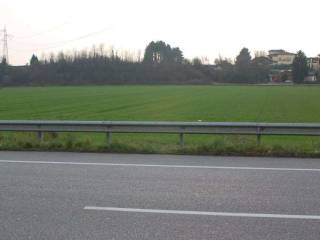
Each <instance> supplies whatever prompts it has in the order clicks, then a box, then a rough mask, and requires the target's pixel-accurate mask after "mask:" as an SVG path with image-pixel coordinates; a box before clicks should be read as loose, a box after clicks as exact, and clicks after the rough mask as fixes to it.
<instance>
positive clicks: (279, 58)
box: [268, 49, 296, 65]
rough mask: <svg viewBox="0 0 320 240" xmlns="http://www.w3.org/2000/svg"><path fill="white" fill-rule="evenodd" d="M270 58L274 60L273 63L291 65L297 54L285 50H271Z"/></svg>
mask: <svg viewBox="0 0 320 240" xmlns="http://www.w3.org/2000/svg"><path fill="white" fill-rule="evenodd" d="M268 56H269V58H270V59H271V60H272V61H273V65H291V64H292V63H293V60H294V58H295V57H296V54H294V53H290V52H287V51H285V50H282V49H280V50H270V51H269V55H268Z"/></svg>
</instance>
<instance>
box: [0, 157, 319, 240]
mask: <svg viewBox="0 0 320 240" xmlns="http://www.w3.org/2000/svg"><path fill="white" fill-rule="evenodd" d="M0 239H6V240H7V239H8V240H10V239H15V240H16V239H23V240H25V239H33V240H37V239H39V240H40V239H41V240H43V239H46V240H55V239H59V240H60V239H61V240H65V239H74V240H82V239H83V240H84V239H86V240H87V239H95V240H96V239H97V240H105V239H107V240H109V239H115V240H118V239H119V240H126V239H139V240H144V239H145V240H151V239H159V240H160V239H161V240H163V239H184V240H185V239H195V240H203V239H219V240H220V239H222V240H235V239H241V240H242V239H246V240H248V239H252V240H262V239H272V240H273V239H279V240H280V239H281V240H285V239H290V240H292V239H293V240H301V239H304V240H309V239H314V240H319V239H320V160H319V159H288V158H286V159H285V158H282V159H281V158H243V157H242V158H236V157H199V156H169V155H126V154H86V153H32V152H0Z"/></svg>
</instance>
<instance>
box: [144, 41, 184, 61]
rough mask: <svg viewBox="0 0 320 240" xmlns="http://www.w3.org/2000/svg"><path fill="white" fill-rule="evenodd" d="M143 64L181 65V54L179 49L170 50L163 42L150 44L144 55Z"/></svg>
mask: <svg viewBox="0 0 320 240" xmlns="http://www.w3.org/2000/svg"><path fill="white" fill-rule="evenodd" d="M143 62H144V63H149V64H174V63H177V64H182V62H183V53H182V51H181V50H180V49H179V48H171V46H170V45H169V44H166V43H165V42H163V41H158V42H153V41H152V42H150V43H149V44H148V46H147V47H146V50H145V54H144V59H143Z"/></svg>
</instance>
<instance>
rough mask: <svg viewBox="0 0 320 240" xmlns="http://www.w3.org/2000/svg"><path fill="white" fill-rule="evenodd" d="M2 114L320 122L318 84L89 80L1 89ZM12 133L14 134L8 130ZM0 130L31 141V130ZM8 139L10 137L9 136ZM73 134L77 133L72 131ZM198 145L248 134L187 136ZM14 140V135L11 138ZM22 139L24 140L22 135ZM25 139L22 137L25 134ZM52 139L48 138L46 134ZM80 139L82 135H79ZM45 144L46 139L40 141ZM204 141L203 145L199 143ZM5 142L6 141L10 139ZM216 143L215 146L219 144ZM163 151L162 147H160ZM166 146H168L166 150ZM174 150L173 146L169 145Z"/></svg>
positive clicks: (306, 142)
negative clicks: (81, 83) (144, 83)
mask: <svg viewBox="0 0 320 240" xmlns="http://www.w3.org/2000/svg"><path fill="white" fill-rule="evenodd" d="M0 119H2V120H29V119H37V120H40V119H41V120H143V121H158V120H161V121H198V120H201V121H254V122H256V121H257V122H320V87H318V86H90V87H43V88H42V87H26V88H22V87H21V88H2V89H0ZM9 135H10V134H9ZM78 135H79V136H78V137H77V138H78V139H81V140H82V141H86V143H87V144H88V143H89V142H90V144H91V143H92V142H100V144H102V142H104V136H101V135H90V134H86V135H84V134H78ZM7 136H8V134H6V135H5V136H2V142H6V141H9V140H10V139H9V138H13V139H15V141H17V139H24V141H26V142H28V141H31V140H29V138H31V136H30V134H29V135H26V134H24V135H23V136H21V135H19V137H17V135H12V134H11V135H10V137H7ZM8 139H9V140H8ZM72 139H74V137H72ZM186 140H187V145H186V146H188V144H189V146H190V147H194V146H195V145H197V146H198V147H199V146H200V145H201V144H202V145H205V147H206V148H210V146H213V147H212V148H214V146H216V145H217V144H218V145H219V144H220V145H224V144H226V142H228V144H229V143H230V144H231V145H239V144H242V143H243V142H244V144H245V145H246V146H247V145H252V144H254V143H255V139H252V137H251V138H249V137H221V136H219V137H216V136H189V137H188V138H187V139H186ZM10 141H12V139H11V140H10ZM19 141H20V140H19ZM21 141H22V140H21ZM48 141H49V140H48ZM79 141H80V140H79ZM115 142H116V143H117V142H118V143H123V144H128V143H132V142H135V143H136V144H140V145H143V146H144V147H145V146H146V145H148V146H147V148H153V149H161V148H163V149H167V148H168V146H172V145H174V146H175V148H178V146H176V143H177V137H176V136H168V135H137V136H134V135H121V136H115ZM263 142H264V144H265V145H273V146H276V147H278V148H279V146H286V147H290V148H296V146H299V147H300V146H303V147H304V148H307V149H312V150H317V151H318V148H320V142H319V140H318V138H306V137H303V138H301V137H300V138H292V137H290V138H289V137H281V138H280V137H276V138H275V137H272V138H271V137H266V138H264V141H263ZM42 144H43V143H42ZM199 144H200V145H199ZM79 146H80V147H81V144H80V145H79ZM6 147H7V145H6ZM216 147H217V146H216ZM160 152H161V151H160ZM163 152H166V151H165V150H164V151H163ZM168 152H170V151H168Z"/></svg>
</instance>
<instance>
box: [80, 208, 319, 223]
mask: <svg viewBox="0 0 320 240" xmlns="http://www.w3.org/2000/svg"><path fill="white" fill-rule="evenodd" d="M84 210H93V211H109V212H133V213H157V214H178V215H197V216H218V217H246V218H280V219H300V220H301V219H304V220H320V216H316V215H287V214H264V213H230V212H203V211H180V210H161V209H139V208H114V207H92V206H86V207H84Z"/></svg>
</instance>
